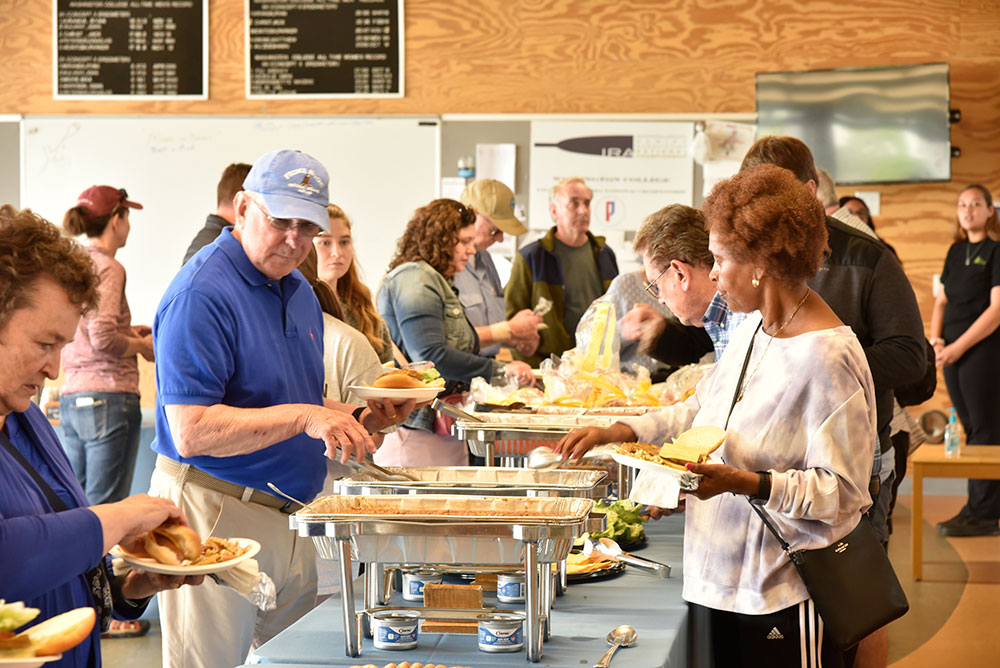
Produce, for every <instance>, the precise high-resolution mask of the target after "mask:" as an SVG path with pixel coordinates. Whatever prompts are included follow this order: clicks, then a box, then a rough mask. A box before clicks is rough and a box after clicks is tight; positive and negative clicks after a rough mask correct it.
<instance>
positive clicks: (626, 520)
mask: <svg viewBox="0 0 1000 668" xmlns="http://www.w3.org/2000/svg"><path fill="white" fill-rule="evenodd" d="M642 510H643V506H642V505H640V504H638V503H636V502H634V501H629V500H628V499H624V500H622V501H613V502H611V503H607V502H606V501H603V500H601V501H597V502H596V503H594V510H593V512H595V513H604V514H605V515H606V516H607V526H606V527H605V529H604V530H603V531H591V532H588V533H585V534H583V535H582V536H580V537H579V538H577V539H576V540H575V541H574V542H573V545H574V546H576V547H583V542H584V541H585V540H587V539H588V538H589V539H591V540H598V539H600V538H610V539H611V540H613V541H615V542H616V543H618V545H620V546H621V547H622V549H625V546H632V545H640V544H642V542H643V541H645V540H646V531H645V529H643V528H642V523H643V522H645V521H646V518H644V517H643V516H642V515H640V514H639V513H640V512H641V511H642Z"/></svg>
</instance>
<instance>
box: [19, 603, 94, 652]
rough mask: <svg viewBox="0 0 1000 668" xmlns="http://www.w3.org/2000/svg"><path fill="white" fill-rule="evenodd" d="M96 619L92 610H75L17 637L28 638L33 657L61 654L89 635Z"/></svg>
mask: <svg viewBox="0 0 1000 668" xmlns="http://www.w3.org/2000/svg"><path fill="white" fill-rule="evenodd" d="M96 619H97V615H96V614H95V613H94V609H93V608H90V607H87V608H77V609H75V610H70V611H69V612H64V613H62V614H61V615H56V616H55V617H52V618H50V619H46V620H45V621H44V622H42V623H41V624H37V625H36V626H32V627H31V628H30V629H28V630H27V631H24V633H23V634H19V635H26V636H28V638H29V639H30V640H31V649H33V650H35V656H50V655H52V654H62V653H63V652H65V651H66V650H68V649H72V648H73V647H76V646H77V645H79V644H80V643H81V642H83V640H84V639H85V638H86V637H87V636H88V635H90V631H91V630H92V629H93V628H94V621H95V620H96Z"/></svg>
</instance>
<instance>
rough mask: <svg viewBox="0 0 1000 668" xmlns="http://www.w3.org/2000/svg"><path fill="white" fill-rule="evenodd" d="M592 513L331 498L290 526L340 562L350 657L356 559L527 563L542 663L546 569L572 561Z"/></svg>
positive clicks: (442, 498)
mask: <svg viewBox="0 0 1000 668" xmlns="http://www.w3.org/2000/svg"><path fill="white" fill-rule="evenodd" d="M592 508H593V501H592V500H591V499H582V498H559V497H543V498H530V497H510V496H508V497H504V496H487V497H471V496H458V495H435V494H419V495H407V496H391V495H390V496H374V497H371V496H327V497H323V498H322V499H318V500H316V501H314V502H313V503H311V504H309V505H308V506H306V507H305V508H303V509H302V510H300V511H298V512H296V513H294V514H292V515H291V516H290V517H289V524H290V526H291V528H292V530H294V531H297V532H298V533H299V535H301V536H309V537H312V538H313V541H314V543H315V544H316V547H317V550H318V551H319V554H320V556H321V557H323V558H325V559H331V558H332V559H337V560H339V561H340V572H341V583H342V587H343V591H342V597H341V598H342V603H343V613H344V638H345V645H346V647H345V650H346V653H347V655H348V656H352V657H353V656H359V655H360V654H361V642H360V629H359V628H358V624H357V623H356V615H355V610H354V585H353V582H352V580H351V560H352V558H357V559H358V560H360V561H363V562H366V563H370V564H380V565H381V564H401V563H405V564H441V563H449V564H484V565H497V566H504V565H513V564H523V565H524V571H525V577H526V588H525V589H526V596H525V613H526V615H527V620H526V628H525V653H526V655H527V658H528V660H529V661H532V662H536V661H538V660H539V658H540V657H541V652H542V640H543V635H544V633H545V628H546V625H547V621H548V615H547V614H546V612H545V611H546V610H547V609H548V602H549V601H550V600H551V594H552V590H551V588H552V578H551V577H550V576H549V573H548V570H549V567H548V566H545V567H544V569H545V572H544V573H543V569H542V565H543V564H546V565H547V564H549V563H556V562H559V561H561V560H563V559H565V558H566V555H567V554H569V550H570V547H571V546H572V543H573V539H574V538H576V537H577V536H579V535H580V534H582V533H583V531H584V529H585V524H586V522H587V519H588V517H589V515H590V511H591V509H592ZM378 570H380V569H376V572H377V571H378ZM543 575H544V577H542V576H543ZM367 582H368V581H367V580H366V584H367ZM368 599H369V597H368V596H367V595H366V601H367V600H368Z"/></svg>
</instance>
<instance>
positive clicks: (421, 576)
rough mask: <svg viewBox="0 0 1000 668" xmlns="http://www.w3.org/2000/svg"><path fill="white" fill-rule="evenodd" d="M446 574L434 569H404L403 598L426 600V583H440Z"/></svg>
mask: <svg viewBox="0 0 1000 668" xmlns="http://www.w3.org/2000/svg"><path fill="white" fill-rule="evenodd" d="M443 579H444V576H443V575H442V574H441V573H435V572H434V571H424V570H420V571H403V598H404V599H405V600H407V601H422V600H424V585H426V584H440V583H441V580H443Z"/></svg>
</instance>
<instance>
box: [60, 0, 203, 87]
mask: <svg viewBox="0 0 1000 668" xmlns="http://www.w3.org/2000/svg"><path fill="white" fill-rule="evenodd" d="M207 6H208V0H54V14H55V15H54V17H53V23H54V25H53V39H52V44H53V49H54V51H55V53H54V56H53V67H54V69H55V72H54V82H53V90H54V93H55V97H56V98H63V99H65V98H80V97H85V98H92V97H107V96H128V97H144V98H149V97H156V98H169V99H176V98H179V97H188V98H202V99H204V98H207V97H208V68H207V60H206V58H207V57H208V41H207V37H208V34H207V31H208V12H207Z"/></svg>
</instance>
